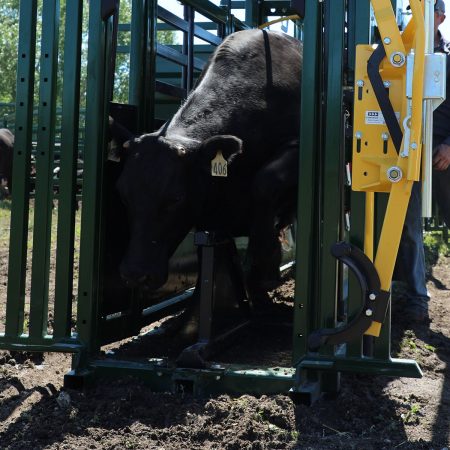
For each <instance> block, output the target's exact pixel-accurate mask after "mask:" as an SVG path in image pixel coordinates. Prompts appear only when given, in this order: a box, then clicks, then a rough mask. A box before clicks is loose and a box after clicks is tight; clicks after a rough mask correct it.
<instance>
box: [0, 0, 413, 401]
mask: <svg viewBox="0 0 450 450" xmlns="http://www.w3.org/2000/svg"><path fill="white" fill-rule="evenodd" d="M122 3H124V1H122ZM394 3H395V2H394ZM182 4H183V5H184V12H183V17H179V16H176V15H174V14H173V13H171V12H170V11H168V10H167V9H165V8H163V7H162V6H161V5H158V3H157V1H156V0H154V1H150V0H133V1H132V2H131V6H132V16H131V22H130V23H121V22H120V20H118V19H117V18H118V17H120V16H118V11H119V9H120V5H119V2H118V1H101V0H91V1H90V2H89V4H88V3H87V2H69V1H67V2H60V1H58V0H42V1H41V2H37V1H32V2H29V1H25V0H22V1H21V8H20V41H19V49H18V71H17V99H16V107H15V133H16V146H15V154H14V174H13V177H14V180H15V190H14V193H13V199H12V217H11V240H10V262H9V275H8V298H7V315H6V323H5V327H4V333H3V334H1V335H0V348H3V349H9V350H26V351H45V352H46V351H60V352H70V353H73V370H72V371H71V373H70V374H68V375H66V383H67V385H68V386H76V385H82V384H84V383H86V382H88V381H89V382H90V381H92V380H95V379H96V378H97V377H115V376H121V375H134V376H138V377H141V378H143V379H145V380H146V381H147V382H148V383H149V384H150V386H151V388H152V389H155V390H173V391H176V390H177V389H179V388H180V387H181V388H182V389H186V388H188V389H191V390H192V391H194V392H195V393H198V394H212V393H219V392H229V393H244V392H245V393H254V394H261V393H277V392H289V391H290V392H291V393H292V395H294V396H298V397H301V398H302V397H304V396H305V397H306V398H307V399H308V400H311V399H312V398H313V397H314V396H315V395H317V394H319V393H320V392H323V391H328V392H336V391H337V390H338V389H339V374H340V372H342V371H351V372H369V373H373V374H387V375H393V376H412V377H415V376H420V369H419V368H418V366H417V364H416V363H415V362H413V361H399V360H392V359H391V357H390V325H389V323H387V324H385V326H384V327H383V333H382V335H381V337H380V338H378V339H376V340H375V341H374V342H372V340H371V339H367V338H363V337H362V336H361V337H359V338H358V339H356V340H355V341H354V342H352V343H350V344H346V345H340V346H337V347H332V346H328V347H325V348H324V349H322V350H321V351H320V353H314V354H313V353H311V352H310V351H309V350H308V345H307V338H308V336H309V335H310V333H311V332H312V331H314V330H316V329H318V328H323V327H328V328H330V327H331V328H333V327H335V326H336V324H337V323H338V322H343V323H345V322H346V321H348V320H349V319H348V318H350V317H352V316H354V315H355V314H356V313H357V312H358V310H359V308H360V300H359V297H360V292H359V286H357V284H356V282H355V280H354V279H353V278H351V277H350V276H349V274H348V271H347V269H346V268H345V267H343V266H342V265H341V264H339V263H336V260H335V259H334V258H332V257H331V255H330V254H329V248H330V246H331V245H332V244H333V243H335V242H336V241H338V240H342V239H346V240H350V241H351V242H353V243H355V244H358V245H359V246H361V245H362V241H363V238H362V234H363V218H364V198H363V197H361V195H359V194H358V193H351V192H350V189H349V187H348V183H347V180H346V163H348V162H349V160H350V155H349V151H350V150H349V149H350V148H351V138H349V137H346V128H348V127H349V126H350V125H351V124H350V120H351V119H350V118H349V117H350V113H351V107H350V103H349V101H347V100H346V93H347V92H349V91H351V86H352V84H353V74H354V68H355V45H356V44H357V43H368V42H370V36H369V34H371V31H372V29H371V27H370V23H369V16H370V14H369V9H370V5H369V1H360V0H326V1H324V2H318V1H317V0H306V2H302V1H299V2H292V4H291V3H290V2H288V1H284V0H270V1H263V2H252V1H245V2H239V1H231V2H224V4H223V5H220V6H217V5H214V4H213V3H210V2H208V1H204V0H184V1H182ZM86 8H89V11H88V13H89V21H88V23H86V22H84V21H83V16H84V15H83V12H85V11H86ZM61 11H64V21H62V20H60V12H61ZM299 12H300V13H303V12H304V18H303V19H302V20H298V21H297V27H298V28H297V29H296V32H295V35H296V36H297V37H298V38H300V39H302V40H303V41H304V68H303V78H302V105H301V111H302V123H301V136H300V142H301V144H300V180H299V196H298V204H299V208H298V220H297V230H298V236H297V250H296V266H295V267H296V277H295V281H296V293H295V299H294V304H293V308H292V349H293V352H292V364H291V365H289V366H288V367H265V366H263V365H262V364H261V365H260V366H259V365H256V366H255V364H252V365H251V366H249V365H236V364H233V363H229V364H225V363H221V362H220V354H219V355H218V356H215V357H214V359H215V361H216V362H215V363H214V364H211V365H210V366H209V367H207V368H203V369H194V368H186V367H176V366H175V365H173V364H171V363H170V362H167V361H166V360H164V359H163V358H158V357H155V358H151V359H150V360H149V359H148V358H147V361H146V362H142V361H130V360H129V359H130V358H127V360H126V361H125V360H118V359H114V358H108V357H105V356H104V355H100V349H101V347H102V346H103V345H105V344H107V343H111V342H116V341H119V340H120V339H123V338H126V337H130V336H134V335H137V334H138V333H139V331H140V329H141V328H142V327H143V326H145V325H148V324H151V323H153V322H155V321H156V320H158V319H160V318H162V317H165V316H167V315H169V314H173V313H174V312H176V311H179V310H180V309H181V308H183V307H184V305H185V301H186V299H188V298H189V297H190V291H185V290H184V289H185V288H186V287H187V286H188V285H192V284H193V280H195V279H193V278H192V277H190V276H186V277H185V279H184V280H183V281H182V282H180V283H179V284H177V285H176V286H175V287H174V288H173V290H172V291H171V292H165V293H164V295H161V296H160V298H159V300H158V301H157V302H155V304H144V303H143V302H142V298H141V295H140V293H139V291H132V290H126V289H123V288H121V287H120V288H118V289H116V285H115V284H113V283H114V276H112V277H111V276H109V275H111V273H110V272H108V271H109V270H110V269H105V268H107V267H109V266H108V258H109V255H110V254H109V253H108V251H109V250H110V249H111V248H113V247H114V245H113V244H111V240H108V239H110V237H108V235H107V232H106V231H105V230H107V228H108V227H110V226H111V223H108V217H109V216H108V214H107V212H108V209H109V210H111V205H110V204H109V206H108V202H109V201H110V200H108V196H107V194H108V192H107V191H108V189H107V186H108V182H109V181H110V177H111V173H110V168H109V166H108V162H107V145H106V144H107V128H108V115H109V113H110V108H111V107H110V101H111V100H112V96H111V95H112V91H113V86H114V70H115V62H116V58H115V55H116V53H117V54H126V55H129V76H128V83H129V98H128V100H129V102H128V105H123V104H122V105H116V106H115V107H116V110H117V111H119V114H122V115H123V117H128V118H129V119H131V120H132V126H133V128H134V130H135V131H136V132H142V131H148V130H152V129H154V127H156V126H157V125H158V124H159V123H160V122H161V121H162V120H166V119H168V118H170V117H171V115H172V114H173V113H174V112H175V111H176V108H177V106H178V105H179V103H180V101H181V100H182V99H183V98H184V97H185V96H186V94H187V93H188V92H189V90H190V89H191V88H192V86H193V85H194V81H195V78H196V77H197V76H198V73H199V71H200V69H201V68H202V67H203V64H204V62H205V60H206V59H207V56H208V54H210V53H211V51H212V49H213V47H214V45H217V44H218V43H219V42H220V39H221V38H222V37H224V36H226V35H227V34H229V33H231V32H233V31H237V30H240V29H244V28H246V27H255V26H257V25H259V24H261V23H264V22H266V21H267V20H269V18H270V16H284V15H291V14H297V13H299ZM238 14H240V17H243V20H242V21H241V20H238V19H236V18H235V15H238ZM199 15H201V16H200V17H201V19H200V20H196V16H197V17H198V16H199ZM38 23H41V25H42V32H40V33H38V34H39V36H38V37H39V38H40V41H39V42H37V30H38V26H37V24H38ZM167 29H170V30H179V31H180V32H181V33H182V35H183V40H182V43H181V44H177V45H162V44H161V43H159V42H158V31H161V30H167ZM211 31H212V33H211ZM121 33H129V36H130V39H129V42H128V43H127V44H126V45H122V44H120V42H121V41H120V34H121ZM62 35H63V36H64V37H65V38H64V40H63V41H62V40H61V36H62ZM118 35H119V41H118V40H117V36H118ZM198 39H201V40H203V44H198V43H197V40H198ZM62 42H64V44H63V45H64V46H63V47H61V45H60V44H61V43H62ZM117 42H119V45H118V44H117ZM86 48H87V58H86V59H83V58H84V56H83V52H84V51H85V49H86ZM37 53H38V54H39V69H38V71H37V72H36V74H35V59H36V54H37ZM62 56H63V58H64V66H63V69H62V71H61V69H60V66H58V57H62ZM84 70H86V73H87V76H86V78H85V79H86V88H85V87H84V86H80V83H81V80H82V79H84V78H83V77H82V75H81V74H82V71H84ZM61 75H62V77H61ZM84 89H85V91H84ZM35 91H36V92H35ZM84 98H85V111H84V107H83V111H82V112H81V113H80V105H81V103H82V99H84ZM83 106H84V105H83ZM60 107H61V108H62V116H61V117H62V120H61V123H60V127H57V125H56V111H57V108H60ZM36 112H37V115H36ZM33 118H35V119H33ZM327 124H333V126H327ZM80 130H81V131H83V133H82V135H83V138H82V139H80ZM56 141H58V143H60V165H61V175H60V178H59V180H58V195H57V202H56V203H55V200H54V184H53V183H52V176H51V170H52V167H53V164H54V152H55V148H56V147H55V142H56ZM58 148H59V147H58ZM58 151H59V150H58ZM32 153H33V155H34V157H35V158H36V162H35V166H36V175H35V177H36V178H35V187H34V194H33V196H34V200H31V201H30V166H31V161H32V159H31V155H32ZM80 157H81V158H82V160H83V180H82V197H81V202H80V209H78V210H77V208H76V205H77V203H76V198H77V188H78V187H79V183H77V173H76V169H77V159H78V158H80ZM77 186H78V187H77ZM337 200H338V201H337ZM377 205H378V207H379V210H380V211H381V210H382V209H383V198H381V196H380V198H379V199H377ZM30 207H31V209H30ZM350 208H351V212H352V220H351V231H349V227H348V225H349V223H348V222H349V219H348V211H349V210H350ZM30 211H33V212H34V216H33V223H34V231H33V236H32V245H31V246H29V239H28V222H29V219H30ZM56 215H57V216H56ZM79 216H81V225H78V222H77V220H78V219H77V217H79ZM380 216H381V214H380ZM55 217H57V219H56V220H57V238H56V250H52V248H53V247H52V245H53V246H55V243H54V242H53V243H52V235H51V227H52V218H53V220H55ZM78 227H79V229H78ZM78 233H80V235H79V244H78V240H77V239H78ZM78 245H79V247H78ZM189 246H191V247H192V242H189V241H187V242H185V247H184V248H181V249H179V252H180V253H181V254H183V255H186V254H187V253H189V250H186V248H188V247H189ZM78 249H79V259H78ZM191 251H192V250H191ZM27 258H28V259H30V258H31V264H30V261H28V267H29V268H27ZM52 258H54V259H52ZM51 261H54V262H53V263H52V262H51ZM52 264H54V265H55V268H54V277H55V282H54V290H53V284H52V282H50V278H51V277H50V273H51V272H52V270H53V268H52V267H53V266H52ZM111 270H113V269H111ZM74 274H75V276H74ZM74 280H77V281H76V282H74ZM27 282H30V283H31V293H30V295H29V296H28V295H26V288H25V287H26V283H27ZM111 283H112V284H111ZM74 296H75V297H76V298H75V300H74V299H73V297H74ZM50 297H51V298H52V302H51V304H52V308H53V310H52V316H51V320H52V322H53V327H52V328H53V330H52V331H51V330H50V331H49V329H48V326H47V323H48V321H49V313H48V308H49V298H50ZM75 310H76V320H75V323H73V322H72V316H73V314H74V311H75ZM387 322H389V320H388V321H387ZM257 339H258V336H257V335H256V336H255V340H257ZM259 351H260V352H262V353H263V352H264V348H260V349H259ZM150 352H151V350H150V349H149V353H150Z"/></svg>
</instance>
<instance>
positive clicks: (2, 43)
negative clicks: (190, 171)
mask: <svg viewBox="0 0 450 450" xmlns="http://www.w3.org/2000/svg"><path fill="white" fill-rule="evenodd" d="M30 1H31V0H30ZM66 1H83V2H84V8H83V36H82V39H83V48H82V62H81V80H80V84H81V86H80V92H81V94H80V106H81V107H84V105H85V95H86V94H85V93H86V78H87V40H88V14H89V2H88V1H87V0H61V2H60V38H59V59H58V76H57V79H58V84H57V90H58V94H59V95H58V104H59V105H60V104H61V92H62V73H63V67H64V53H63V49H64V38H65V36H64V32H63V30H64V23H65V17H66ZM42 3H43V2H42V0H39V1H38V23H37V31H36V35H37V46H36V88H35V101H36V102H37V100H38V98H37V97H38V95H39V90H38V82H39V55H40V38H41V32H42V23H41V21H40V17H41V14H42ZM131 3H132V0H121V2H120V22H121V23H130V21H131V9H132V7H131ZM19 4H20V0H0V18H1V20H0V103H14V102H15V98H16V70H17V47H18V42H19ZM130 41H131V33H130V32H124V31H121V32H120V33H119V42H118V44H119V46H121V47H129V45H130ZM158 42H160V43H162V44H166V45H169V44H173V43H175V33H174V32H173V31H158ZM129 63H130V55H129V54H128V53H118V55H117V58H116V73H115V83H114V84H115V86H114V100H115V101H119V102H127V100H128V89H129V82H128V73H129ZM0 114H1V111H0ZM0 118H1V117H0Z"/></svg>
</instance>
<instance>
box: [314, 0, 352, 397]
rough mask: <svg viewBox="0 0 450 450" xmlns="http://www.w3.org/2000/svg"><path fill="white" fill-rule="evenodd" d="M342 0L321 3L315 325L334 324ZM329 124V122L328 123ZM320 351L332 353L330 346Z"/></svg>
mask: <svg viewBox="0 0 450 450" xmlns="http://www.w3.org/2000/svg"><path fill="white" fill-rule="evenodd" d="M344 18H345V0H333V1H332V2H327V3H325V27H324V28H325V30H326V33H325V69H326V70H325V73H326V74H327V79H326V80H325V83H326V95H325V99H326V103H325V117H324V124H325V127H324V130H325V132H324V152H323V158H322V167H323V173H322V180H323V184H322V199H321V203H322V217H321V218H322V220H321V237H320V242H321V246H320V281H319V283H320V286H321V289H320V299H319V302H318V306H319V307H320V311H319V326H320V327H334V326H335V325H336V308H337V300H338V287H339V283H338V262H337V260H336V259H335V258H333V257H332V256H331V253H330V248H331V246H332V245H333V244H334V243H336V242H337V241H338V240H339V238H340V234H341V229H340V228H341V224H342V214H343V211H342V199H343V196H344V184H343V181H344V167H343V153H344V146H343V143H344V142H343V140H344V137H343V120H344V116H343V112H342V86H343V51H344V47H345V45H344ZM329 124H333V126H329ZM323 352H324V353H326V354H333V353H334V349H333V348H325V349H323ZM339 380H340V375H339V374H338V373H327V374H322V377H321V388H322V390H324V391H326V392H337V391H338V390H339Z"/></svg>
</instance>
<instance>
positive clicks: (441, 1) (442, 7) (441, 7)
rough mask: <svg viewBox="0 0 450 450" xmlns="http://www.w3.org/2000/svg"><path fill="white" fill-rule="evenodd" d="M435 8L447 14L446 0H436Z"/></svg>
mask: <svg viewBox="0 0 450 450" xmlns="http://www.w3.org/2000/svg"><path fill="white" fill-rule="evenodd" d="M434 10H435V11H438V12H440V13H442V14H445V3H444V0H436V2H435V3H434Z"/></svg>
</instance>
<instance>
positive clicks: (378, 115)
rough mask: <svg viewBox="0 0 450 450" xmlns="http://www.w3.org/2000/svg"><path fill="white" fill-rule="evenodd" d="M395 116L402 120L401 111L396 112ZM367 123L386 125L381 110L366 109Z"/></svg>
mask: <svg viewBox="0 0 450 450" xmlns="http://www.w3.org/2000/svg"><path fill="white" fill-rule="evenodd" d="M395 117H397V120H400V113H399V112H396V113H395ZM366 125H386V122H385V120H384V116H383V114H382V112H381V111H366Z"/></svg>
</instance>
